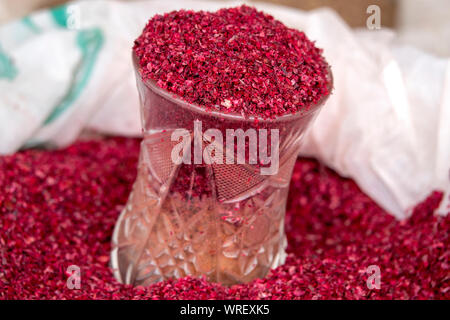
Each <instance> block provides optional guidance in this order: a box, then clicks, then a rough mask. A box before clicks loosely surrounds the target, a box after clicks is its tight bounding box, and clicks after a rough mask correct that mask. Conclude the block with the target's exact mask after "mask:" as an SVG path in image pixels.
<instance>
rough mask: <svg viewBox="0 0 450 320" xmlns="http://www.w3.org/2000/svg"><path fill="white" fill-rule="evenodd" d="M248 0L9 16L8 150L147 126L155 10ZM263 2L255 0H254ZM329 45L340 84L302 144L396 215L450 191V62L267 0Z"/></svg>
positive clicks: (1, 114) (2, 126) (0, 72)
mask: <svg viewBox="0 0 450 320" xmlns="http://www.w3.org/2000/svg"><path fill="white" fill-rule="evenodd" d="M240 3H241V2H218V1H217V2H214V1H173V2H168V1H141V2H131V3H123V2H113V1H108V2H104V1H75V2H72V3H69V4H67V5H66V6H64V7H60V8H57V9H52V10H50V11H48V10H47V11H41V12H38V13H36V14H34V15H32V16H29V17H26V18H24V19H22V20H20V21H16V22H14V23H10V24H8V25H5V26H2V27H0V153H2V154H7V153H12V152H15V151H17V150H18V149H19V148H21V147H23V146H30V145H35V144H41V143H45V144H48V145H54V146H57V147H61V146H65V145H67V144H69V143H71V142H73V141H74V140H75V139H76V137H77V136H78V134H79V133H80V132H81V130H83V129H84V128H91V129H96V130H99V131H100V132H104V133H109V134H120V135H131V136H135V135H139V134H140V132H141V131H140V120H139V108H138V96H137V90H136V88H135V80H134V74H133V70H132V64H131V46H132V43H133V40H134V39H135V38H136V37H137V36H138V35H139V33H140V32H141V30H142V28H143V27H144V25H145V23H146V21H147V20H148V19H149V18H150V17H151V16H153V15H154V14H156V13H163V12H168V11H171V10H176V9H180V8H186V9H194V10H200V9H203V10H217V9H219V8H221V7H224V6H235V5H238V4H240ZM251 4H252V5H253V4H254V3H251ZM256 6H257V7H258V8H259V9H262V10H264V11H266V12H268V13H271V14H272V15H274V16H275V17H276V18H277V19H279V20H281V21H283V22H284V23H286V24H287V25H288V26H290V27H294V28H298V29H300V30H303V31H305V33H306V34H307V36H308V37H309V38H311V39H313V40H316V41H317V45H318V46H319V47H322V48H323V49H324V55H325V57H326V59H327V60H328V61H329V63H330V64H331V66H332V71H333V75H334V86H335V90H334V93H333V95H332V97H331V98H330V99H329V100H328V103H327V105H326V106H325V107H324V108H323V110H322V112H321V114H320V115H319V117H318V118H317V121H316V123H315V125H314V126H313V127H312V128H311V130H310V131H309V132H308V134H307V136H306V137H305V144H304V147H303V149H302V150H301V153H302V154H303V155H310V156H314V157H316V158H318V159H320V160H322V161H323V162H324V163H325V164H327V165H328V166H330V167H332V168H334V169H335V170H336V171H338V172H339V173H340V174H341V175H344V176H348V177H351V178H353V179H354V180H355V181H356V182H357V183H358V185H359V186H360V187H361V188H362V190H364V191H365V192H366V193H367V194H368V195H369V196H371V197H372V198H373V199H374V200H375V201H377V203H378V204H379V205H380V206H382V207H383V208H385V209H386V210H387V211H389V212H390V213H392V214H393V215H395V216H396V217H397V218H405V217H407V216H408V215H409V213H410V209H411V208H412V207H413V206H414V205H415V204H417V203H418V202H420V201H421V200H423V199H424V198H425V197H426V196H427V195H428V194H429V193H430V192H431V191H433V190H442V191H445V192H446V194H445V196H444V198H445V201H443V202H442V205H441V207H440V209H439V212H440V213H442V214H446V213H448V211H449V207H448V203H449V200H450V199H449V198H450V181H449V179H450V177H449V171H450V128H449V124H450V64H449V60H448V59H442V58H437V57H434V56H431V55H428V54H426V53H423V52H421V51H418V50H416V49H414V48H408V47H400V46H397V45H396V40H395V39H396V38H395V35H394V34H392V33H391V32H389V31H384V30H381V31H359V32H355V31H353V30H351V29H350V28H349V27H348V26H347V25H346V24H345V23H344V22H343V21H342V20H341V19H340V18H339V17H338V16H337V15H336V14H335V13H334V12H332V11H330V10H325V9H323V10H318V11H313V12H308V13H305V12H301V11H298V10H294V9H291V8H286V7H280V6H274V5H268V4H256Z"/></svg>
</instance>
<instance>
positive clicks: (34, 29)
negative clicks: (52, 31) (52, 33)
mask: <svg viewBox="0 0 450 320" xmlns="http://www.w3.org/2000/svg"><path fill="white" fill-rule="evenodd" d="M22 23H23V24H24V26H26V27H27V28H28V29H30V30H31V31H32V32H33V33H39V32H41V28H40V27H39V26H38V25H37V24H36V23H34V21H33V20H31V18H30V17H29V16H26V17H24V18H22Z"/></svg>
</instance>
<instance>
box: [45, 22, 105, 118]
mask: <svg viewBox="0 0 450 320" xmlns="http://www.w3.org/2000/svg"><path fill="white" fill-rule="evenodd" d="M76 41H77V46H78V47H79V48H80V50H81V53H82V58H81V61H80V63H79V65H78V67H77V70H76V71H75V74H74V77H73V80H72V84H71V86H70V88H69V90H68V92H67V93H66V95H65V96H64V97H63V99H62V101H61V102H59V104H58V105H57V106H56V107H55V108H54V109H53V111H52V112H51V114H50V115H49V116H48V117H47V119H46V120H45V122H44V125H47V124H49V123H51V122H53V121H54V120H55V119H56V118H58V117H59V116H60V115H61V114H62V113H64V111H65V110H66V109H67V108H69V107H70V105H71V104H72V103H73V102H74V101H75V100H76V99H77V98H78V97H79V95H80V94H81V92H82V91H83V89H84V88H85V87H86V85H87V83H88V82H89V79H90V76H91V74H92V70H93V69H94V66H95V62H96V60H97V57H98V53H99V51H100V49H101V47H102V46H103V42H104V37H103V34H102V31H101V30H100V29H98V28H94V29H89V30H81V31H79V32H78V34H77V39H76Z"/></svg>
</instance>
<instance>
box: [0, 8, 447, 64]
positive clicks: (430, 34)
mask: <svg viewBox="0 0 450 320" xmlns="http://www.w3.org/2000/svg"><path fill="white" fill-rule="evenodd" d="M123 1H131V0H123ZM65 2H68V1H65V0H21V1H17V0H0V24H1V23H4V22H7V21H10V20H13V19H15V18H20V17H22V16H24V15H27V14H29V13H30V12H32V11H35V10H37V9H41V8H47V7H51V6H56V5H59V4H63V3H65ZM248 2H250V3H251V1H248ZM258 2H269V3H274V4H278V5H285V6H288V7H294V8H298V9H302V10H313V9H316V8H319V7H330V8H332V9H334V10H335V11H336V12H338V13H339V15H340V16H341V17H342V18H343V19H344V20H345V21H346V22H347V23H348V24H349V25H350V26H351V27H353V28H358V27H365V26H366V19H367V17H368V14H367V13H366V9H367V7H368V6H370V5H373V4H375V5H378V6H379V7H380V10H381V24H382V26H383V27H388V28H392V29H394V30H395V31H396V32H397V33H398V35H399V38H398V39H399V41H402V42H404V43H407V44H411V45H413V46H416V47H418V48H421V49H424V50H426V51H428V52H431V53H433V54H436V55H439V56H450V1H448V0H266V1H258ZM443 39H447V41H443Z"/></svg>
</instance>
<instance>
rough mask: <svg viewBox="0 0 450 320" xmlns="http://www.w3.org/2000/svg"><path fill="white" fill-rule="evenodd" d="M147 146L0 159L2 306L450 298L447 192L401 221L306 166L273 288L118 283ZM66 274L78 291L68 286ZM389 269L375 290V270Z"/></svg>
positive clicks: (297, 175)
mask: <svg viewBox="0 0 450 320" xmlns="http://www.w3.org/2000/svg"><path fill="white" fill-rule="evenodd" d="M138 154H139V141H138V140H134V139H125V138H110V139H106V140H102V141H88V142H77V143H75V144H74V145H72V146H70V147H69V148H66V149H64V150H56V151H42V150H28V151H24V152H19V153H16V154H15V155H12V156H7V157H0V298H1V299H18V298H23V299H25V298H26V299H55V298H57V299H215V298H220V299H222V298H223V299H390V298H395V299H431V298H434V299H449V298H450V265H449V258H450V249H449V248H450V239H449V230H450V215H448V216H446V217H437V216H434V215H433V211H434V209H435V208H437V206H438V204H439V202H440V201H441V198H442V194H441V193H438V192H435V193H433V194H431V195H430V196H429V198H428V199H427V200H426V201H424V202H423V203H422V204H420V205H418V206H417V207H416V208H415V210H414V213H413V215H412V217H411V218H410V219H408V220H405V221H397V220H395V219H394V218H393V217H392V216H390V215H389V214H387V213H386V212H384V211H383V210H382V209H381V208H379V207H378V206H377V205H376V204H375V203H374V202H373V201H372V200H371V199H370V198H368V197H367V196H366V195H364V194H363V193H362V192H361V191H360V190H359V188H358V187H357V185H356V184H355V183H354V182H353V181H352V180H349V179H344V178H341V177H340V176H339V175H337V174H336V173H335V172H333V171H332V170H330V169H328V168H326V167H324V166H323V165H321V164H319V163H318V162H317V161H314V160H310V159H299V160H298V162H297V164H296V166H295V169H294V173H293V176H292V182H291V187H290V195H289V201H288V210H287V217H286V230H287V235H288V243H289V246H288V253H289V257H288V259H287V261H286V263H285V264H284V265H283V266H281V267H279V268H277V269H275V270H273V271H271V272H270V274H269V275H268V276H267V277H266V278H265V279H257V280H255V281H253V282H251V283H249V284H243V285H236V286H233V287H230V288H226V287H222V286H221V285H219V284H213V283H208V282H207V281H205V280H203V279H194V278H190V277H186V278H183V279H179V280H171V281H166V282H162V283H158V284H155V285H151V286H149V287H146V288H143V287H136V288H133V287H131V286H125V285H121V284H119V283H117V282H116V280H114V278H113V276H112V273H111V270H110V269H109V267H108V264H109V253H110V248H111V247H110V241H111V234H112V231H113V227H114V224H115V221H116V219H117V217H118V215H119V213H120V211H121V209H122V208H123V206H124V205H125V203H126V200H127V197H128V193H129V191H130V189H131V185H132V183H133V182H134V179H135V178H136V164H137V159H138ZM70 265H77V266H79V267H80V268H81V289H79V290H76V289H73V290H71V289H69V288H67V286H66V281H67V278H68V275H67V274H66V270H67V268H68V266H70ZM371 265H376V266H378V267H379V268H380V271H381V288H380V289H379V290H377V289H368V287H367V283H366V281H367V279H368V278H369V276H370V274H369V273H367V272H366V271H367V268H368V267H369V266H371Z"/></svg>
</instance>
